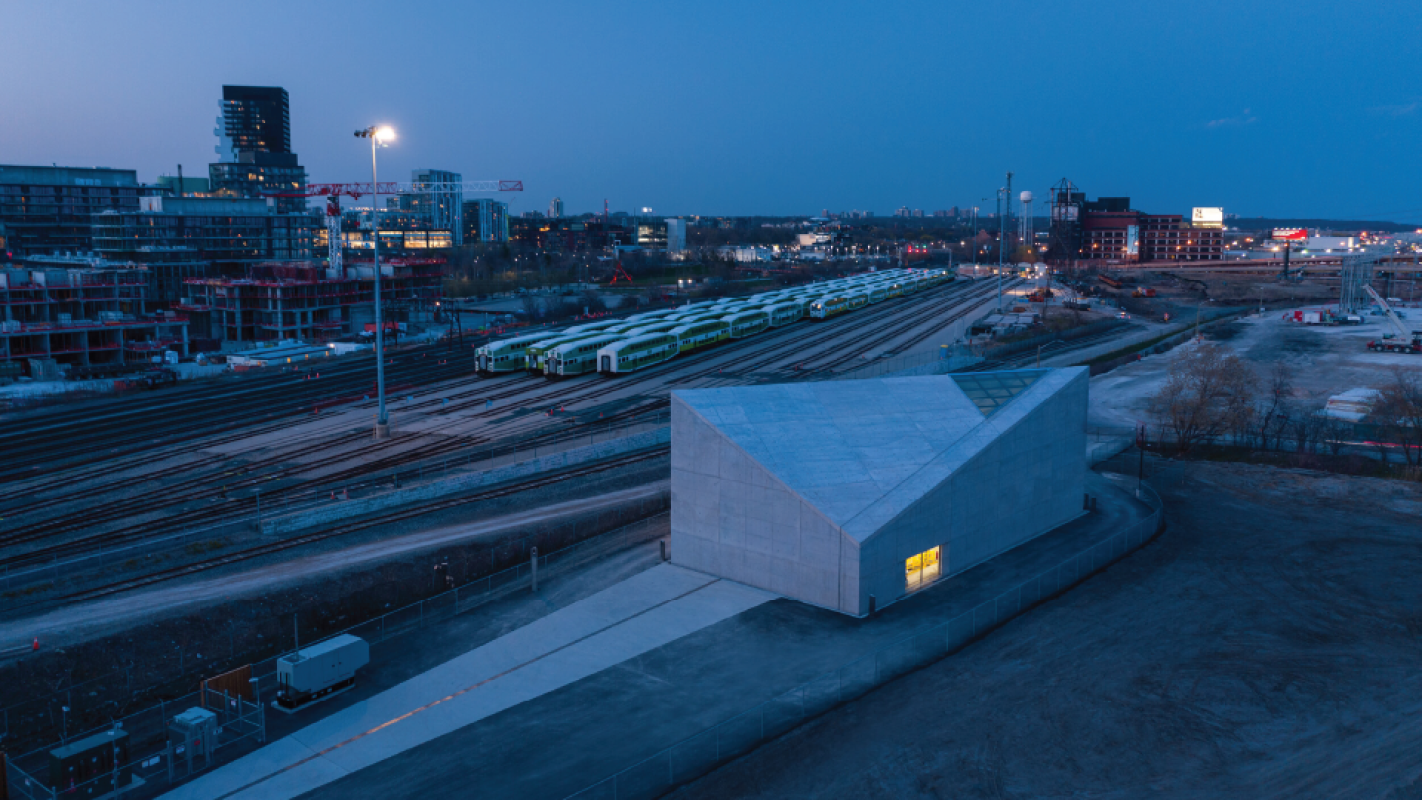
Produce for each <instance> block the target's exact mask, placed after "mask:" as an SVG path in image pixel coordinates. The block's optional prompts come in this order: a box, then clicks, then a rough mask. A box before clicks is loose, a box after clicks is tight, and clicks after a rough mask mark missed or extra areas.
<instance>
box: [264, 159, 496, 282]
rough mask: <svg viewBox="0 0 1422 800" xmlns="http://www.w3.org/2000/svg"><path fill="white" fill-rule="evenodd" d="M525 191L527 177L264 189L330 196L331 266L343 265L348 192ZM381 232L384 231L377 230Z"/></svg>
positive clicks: (356, 195)
mask: <svg viewBox="0 0 1422 800" xmlns="http://www.w3.org/2000/svg"><path fill="white" fill-rule="evenodd" d="M521 191H523V181H507V180H498V181H451V182H440V181H430V182H420V181H416V182H413V183H410V182H405V181H380V182H379V183H371V182H370V181H365V182H361V183H308V184H306V188H305V190H304V191H298V192H264V193H263V194H264V195H266V196H267V197H324V198H326V245H327V248H328V258H329V262H330V263H329V266H330V268H331V269H336V270H339V269H340V268H341V197H342V196H343V195H344V196H346V197H349V198H351V199H353V200H358V199H360V198H362V197H364V196H366V195H368V194H370V195H376V196H379V195H382V194H389V195H397V194H452V193H454V192H459V193H460V194H461V195H463V194H465V193H468V194H484V193H488V192H521ZM461 213H462V209H455V211H454V218H455V220H456V223H455V224H459V223H458V219H459V218H460V214H461ZM375 235H376V236H379V235H380V231H375Z"/></svg>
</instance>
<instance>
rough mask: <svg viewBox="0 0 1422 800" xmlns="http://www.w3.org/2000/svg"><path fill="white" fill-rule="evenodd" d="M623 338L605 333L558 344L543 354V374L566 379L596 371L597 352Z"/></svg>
mask: <svg viewBox="0 0 1422 800" xmlns="http://www.w3.org/2000/svg"><path fill="white" fill-rule="evenodd" d="M624 338H626V337H624V336H622V335H620V334H616V333H605V334H602V335H599V336H594V337H592V338H589V339H581V340H579V341H576V342H568V343H567V344H560V345H558V346H557V347H555V348H553V349H552V350H549V351H548V352H547V353H546V354H544V359H545V361H544V364H545V366H544V368H543V374H544V375H546V376H548V377H550V378H553V377H558V378H566V377H569V376H572V375H583V374H586V373H589V372H596V371H597V351H598V350H601V349H602V348H604V347H606V346H608V345H610V344H613V343H615V342H620V341H622V340H623V339H624Z"/></svg>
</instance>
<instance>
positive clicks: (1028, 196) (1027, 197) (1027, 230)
mask: <svg viewBox="0 0 1422 800" xmlns="http://www.w3.org/2000/svg"><path fill="white" fill-rule="evenodd" d="M1018 199H1020V200H1021V201H1022V222H1021V224H1020V226H1019V228H1018V230H1019V233H1020V234H1021V236H1022V244H1024V245H1026V246H1027V247H1029V248H1031V250H1032V259H1033V260H1034V261H1035V260H1036V259H1037V243H1036V240H1034V239H1033V238H1032V193H1031V192H1023V193H1022V194H1021V195H1019V196H1018Z"/></svg>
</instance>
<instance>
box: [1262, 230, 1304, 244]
mask: <svg viewBox="0 0 1422 800" xmlns="http://www.w3.org/2000/svg"><path fill="white" fill-rule="evenodd" d="M1270 238H1273V239H1280V240H1287V241H1294V242H1301V241H1303V242H1306V241H1308V229H1307V228H1275V229H1274V233H1273V235H1272V236H1271V237H1270Z"/></svg>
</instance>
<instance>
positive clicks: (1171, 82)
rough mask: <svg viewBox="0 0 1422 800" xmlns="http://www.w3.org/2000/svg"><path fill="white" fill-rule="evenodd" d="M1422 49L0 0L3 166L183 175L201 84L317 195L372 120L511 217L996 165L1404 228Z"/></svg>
mask: <svg viewBox="0 0 1422 800" xmlns="http://www.w3.org/2000/svg"><path fill="white" fill-rule="evenodd" d="M1419 35H1422V3H1418V2H1416V0H1406V1H1402V0H1399V1H1396V2H1389V1H1387V0H1374V2H1369V3H1349V4H1339V3H1337V2H1334V1H1330V2H1323V1H1322V0H1289V2H1239V0H1225V1H1223V2H1217V1H1216V0H1192V2H1184V3H1164V2H1147V3H1142V2H1140V1H1139V0H1131V1H1130V2H1117V1H1115V0H1095V1H1094V2H1046V1H1045V0H1043V1H1041V2H1026V1H1025V0H1002V1H1001V2H976V3H961V2H942V1H941V0H940V2H878V3H867V2H866V3H847V2H826V1H825V0H818V1H817V2H788V1H786V0H777V1H776V2H771V3H766V2H758V3H754V2H728V1H727V0H722V1H721V2H715V3H681V2H666V0H662V2H647V3H616V2H612V3H588V2H578V3H563V2H553V1H547V0H546V1H545V2H539V3H512V2H499V3H492V2H444V3H435V2H401V3H397V2H352V1H350V0H346V1H345V2H340V3H315V2H310V3H308V2H290V1H289V0H288V1H287V2H241V3H210V2H202V3H178V2H165V3H157V2H133V1H132V0H130V1H129V2H123V3H98V2H93V3H10V4H7V7H6V11H5V25H4V33H3V34H0V36H3V42H4V48H3V51H0V53H3V54H0V64H3V67H0V70H3V74H4V79H3V80H0V108H3V109H4V112H3V117H0V163H11V164H50V163H58V164H60V165H61V166H64V165H68V166H110V167H124V168H133V169H137V170H138V176H139V179H140V180H141V181H144V182H151V181H153V180H154V179H155V178H156V176H157V175H158V174H159V173H165V174H166V173H172V172H174V171H175V170H176V165H177V164H179V163H181V164H182V165H183V170H184V173H185V174H186V175H191V176H200V177H205V176H206V175H207V164H208V163H209V162H211V161H214V160H215V158H216V157H215V154H214V152H213V147H214V145H216V143H217V140H216V137H215V136H214V135H213V128H214V127H215V125H214V120H215V118H216V117H217V116H218V113H219V112H218V99H219V98H220V96H221V91H222V85H223V84H224V83H227V84H249V85H264V86H265V85H276V86H282V87H285V88H286V89H287V90H288V91H289V92H290V95H291V125H292V140H293V142H292V143H293V147H294V149H295V150H296V152H297V153H298V154H299V155H300V159H301V163H302V165H303V166H305V167H306V168H307V171H308V173H309V176H310V180H312V181H313V182H337V181H353V180H368V179H369V176H370V172H369V158H368V157H369V151H368V150H367V149H366V147H365V144H364V142H362V141H359V140H356V139H355V138H354V137H352V135H351V132H352V131H353V130H354V129H355V128H357V127H360V126H365V125H368V124H371V123H375V122H388V123H390V124H392V125H394V126H395V127H396V129H397V130H398V132H399V136H400V139H399V141H398V142H397V143H396V144H395V145H394V146H392V147H391V148H389V149H388V150H384V151H382V156H381V165H382V178H389V179H393V180H408V179H409V177H410V170H411V169H412V168H416V167H430V168H438V169H451V170H455V171H458V172H461V173H463V175H464V177H465V178H466V179H469V180H473V179H482V178H515V179H520V180H522V181H523V182H524V186H525V187H526V188H527V191H526V192H525V193H524V194H523V195H521V196H513V197H512V201H511V204H512V210H513V211H514V212H515V213H517V212H521V211H524V210H528V209H538V210H543V209H545V208H546V207H547V204H548V200H549V199H550V198H552V197H554V196H555V195H556V196H561V197H562V198H563V199H564V201H565V204H566V207H567V210H568V212H569V213H580V212H583V211H592V210H598V211H600V210H601V209H602V201H603V198H607V199H608V200H609V201H610V203H611V206H612V208H613V210H628V211H631V210H634V209H636V208H639V207H642V206H650V207H652V208H653V209H655V210H656V212H658V213H663V214H817V213H818V212H819V211H820V210H821V209H824V208H828V209H830V210H831V211H836V212H838V211H847V210H850V209H865V210H871V211H874V212H875V213H876V214H879V215H887V214H890V213H892V212H893V210H894V209H896V208H898V207H899V206H901V205H907V206H909V207H913V208H922V209H925V210H929V211H931V210H933V209H940V208H948V207H951V206H954V205H957V206H964V207H965V206H971V205H973V204H974V203H975V202H976V203H978V204H980V205H981V204H983V202H982V198H989V199H988V201H987V205H988V206H989V207H990V206H991V203H992V200H991V198H992V196H993V192H994V191H995V190H996V189H997V187H999V186H1001V185H1002V183H1003V173H1004V172H1005V171H1007V170H1012V171H1013V172H1014V173H1016V177H1015V178H1014V180H1013V189H1014V195H1015V194H1016V193H1017V191H1018V190H1020V189H1031V190H1033V191H1035V192H1036V193H1037V194H1038V196H1039V197H1042V196H1044V195H1045V190H1046V189H1047V188H1048V187H1049V186H1051V185H1052V184H1054V183H1055V182H1057V181H1058V180H1060V179H1061V178H1063V177H1068V178H1070V179H1071V180H1072V181H1074V182H1075V183H1076V184H1077V185H1078V186H1079V187H1081V189H1082V190H1084V191H1086V192H1087V193H1088V195H1089V196H1091V197H1096V196H1099V195H1129V196H1130V197H1132V198H1133V200H1134V205H1136V206H1137V207H1139V208H1141V209H1142V210H1146V211H1150V212H1154V213H1187V214H1188V212H1189V208H1190V207H1191V206H1215V205H1218V206H1223V207H1224V208H1225V210H1226V212H1228V213H1237V214H1240V215H1241V216H1256V215H1269V216H1324V217H1332V218H1348V219H1389V220H1397V221H1413V220H1422V194H1419V192H1418V188H1417V177H1418V175H1419V174H1422V136H1419V134H1422V82H1419V73H1422V67H1419V66H1418V63H1417V47H1416V46H1415V42H1417V41H1418V36H1419ZM509 197H510V195H505V198H506V199H507V198H509Z"/></svg>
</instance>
